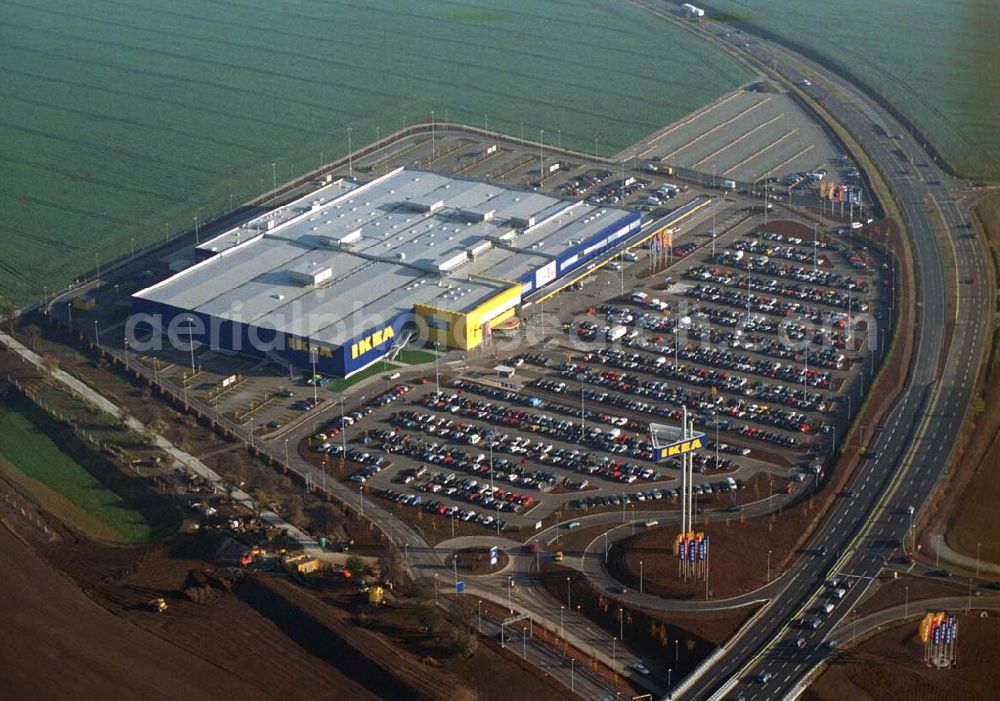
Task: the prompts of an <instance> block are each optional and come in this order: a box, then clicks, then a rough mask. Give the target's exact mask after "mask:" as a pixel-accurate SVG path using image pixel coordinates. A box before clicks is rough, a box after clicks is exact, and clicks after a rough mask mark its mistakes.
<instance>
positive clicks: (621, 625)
mask: <svg viewBox="0 0 1000 701" xmlns="http://www.w3.org/2000/svg"><path fill="white" fill-rule="evenodd" d="M618 637H619V638H620V639H621V641H622V642H625V609H624V608H623V607H621V606H619V607H618Z"/></svg>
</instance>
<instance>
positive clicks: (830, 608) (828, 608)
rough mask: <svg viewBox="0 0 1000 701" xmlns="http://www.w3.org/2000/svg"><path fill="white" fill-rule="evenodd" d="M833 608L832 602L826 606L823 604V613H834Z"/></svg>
mask: <svg viewBox="0 0 1000 701" xmlns="http://www.w3.org/2000/svg"><path fill="white" fill-rule="evenodd" d="M833 606H834V604H833V602H832V601H827V602H826V603H825V604H823V613H826V614H830V613H833Z"/></svg>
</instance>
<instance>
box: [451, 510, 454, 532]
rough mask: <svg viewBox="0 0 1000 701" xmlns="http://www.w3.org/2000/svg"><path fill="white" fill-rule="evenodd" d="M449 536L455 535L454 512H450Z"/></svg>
mask: <svg viewBox="0 0 1000 701" xmlns="http://www.w3.org/2000/svg"><path fill="white" fill-rule="evenodd" d="M451 537H452V538H454V537H455V512H454V511H452V512H451Z"/></svg>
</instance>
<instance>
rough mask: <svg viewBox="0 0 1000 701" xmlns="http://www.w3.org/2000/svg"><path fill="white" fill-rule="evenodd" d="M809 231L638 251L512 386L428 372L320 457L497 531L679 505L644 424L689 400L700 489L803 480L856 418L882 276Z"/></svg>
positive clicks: (356, 477)
mask: <svg viewBox="0 0 1000 701" xmlns="http://www.w3.org/2000/svg"><path fill="white" fill-rule="evenodd" d="M782 232H783V233H782ZM807 232H808V230H807V229H805V227H803V226H801V225H797V224H793V223H790V222H780V223H778V224H772V225H771V226H770V227H769V228H768V229H767V230H762V227H761V226H760V222H749V223H747V224H745V225H742V226H739V227H737V228H735V229H733V230H732V231H731V232H729V233H726V234H725V235H720V236H719V237H718V238H713V237H712V235H711V232H710V231H704V230H701V231H699V232H693V233H692V234H691V235H690V237H689V238H690V240H689V241H687V243H686V244H685V245H683V248H682V247H681V246H679V247H678V248H679V249H680V251H681V252H686V255H683V256H680V257H679V260H678V262H677V264H676V265H675V266H674V267H672V268H671V269H670V270H669V271H668V273H667V274H663V273H659V274H647V273H646V272H645V270H648V268H646V267H645V266H648V261H647V260H646V259H645V255H646V254H645V253H643V252H639V253H638V254H637V255H636V256H634V258H635V260H634V261H633V262H630V263H627V265H629V266H630V268H629V270H628V272H629V273H630V277H629V279H630V281H631V287H630V289H629V290H627V291H626V293H625V294H624V295H621V296H617V295H615V292H616V290H614V289H613V288H612V290H611V291H610V293H605V294H608V295H609V296H613V298H612V299H610V300H608V301H606V302H595V303H594V305H593V306H591V307H587V308H582V309H581V308H574V307H573V305H572V300H574V299H575V300H577V303H579V300H581V299H582V298H581V297H580V296H579V295H576V296H571V295H565V296H564V299H563V301H562V303H561V305H558V304H557V305H555V307H556V309H557V310H559V309H560V308H561V310H562V311H561V312H560V313H561V315H562V316H561V326H556V325H554V326H553V327H552V328H551V333H550V338H549V339H548V342H547V343H545V344H544V345H542V346H540V347H537V348H532V349H531V350H522V351H521V352H518V353H516V354H514V355H512V356H509V357H507V358H505V359H503V360H504V362H505V363H508V364H509V365H511V366H512V367H514V368H516V369H515V372H514V376H513V377H512V378H507V379H499V378H498V377H497V376H496V375H495V373H492V372H490V370H489V368H488V367H487V365H486V363H485V362H484V361H480V362H479V363H476V362H472V363H469V364H467V365H466V366H464V367H463V368H462V369H461V371H460V372H457V373H448V376H447V377H445V378H444V379H443V380H442V383H441V389H440V392H438V391H437V388H436V387H435V386H434V384H433V377H431V378H427V377H426V376H424V377H420V378H417V379H416V380H411V381H410V382H407V383H405V384H403V385H400V386H399V387H398V388H397V389H396V390H393V391H392V394H393V396H392V397H391V399H388V400H381V399H377V400H376V401H377V402H379V403H382V404H383V406H378V407H369V409H366V410H365V411H364V412H358V415H357V416H355V417H353V418H351V417H349V418H348V421H349V425H347V427H346V428H347V432H348V433H347V435H346V436H343V435H341V434H339V430H340V426H339V425H337V423H338V420H337V419H334V420H333V422H332V423H333V425H332V428H331V429H330V432H331V433H330V435H325V434H324V435H318V436H316V437H314V439H313V440H312V441H311V443H312V446H311V448H310V449H311V450H313V451H314V452H315V451H318V452H322V453H325V454H327V455H333V456H339V455H340V454H341V453H342V452H343V451H344V450H345V447H346V450H347V451H348V457H349V460H350V462H349V463H348V465H347V467H346V468H345V471H344V472H343V474H342V476H343V478H344V479H346V480H348V481H349V482H353V483H354V484H356V485H358V486H360V485H364V487H365V490H366V492H367V493H368V494H370V495H380V496H382V497H384V498H387V499H390V500H392V501H394V502H396V503H397V504H400V505H402V506H404V507H410V508H411V509H412V510H413V512H414V513H416V512H417V511H419V512H422V513H431V514H437V515H440V516H445V517H448V518H453V519H459V520H460V521H462V522H467V523H472V524H479V525H480V526H481V527H483V528H488V529H493V528H497V529H498V530H499V531H500V532H502V530H503V529H504V528H506V527H507V526H508V525H510V524H517V525H519V526H522V525H526V524H530V523H533V522H534V520H536V519H540V518H542V517H543V516H546V515H548V514H551V513H552V512H553V511H554V510H555V509H556V508H559V507H563V506H566V507H569V508H570V509H574V508H583V507H584V506H589V507H602V506H604V507H609V508H611V507H618V506H632V505H639V504H642V503H643V502H650V503H652V504H655V503H656V502H658V501H660V502H661V503H663V504H664V507H667V505H668V504H670V499H671V496H673V493H672V492H673V491H674V490H676V488H677V472H678V470H677V468H678V467H679V464H678V462H677V461H676V460H673V461H666V462H663V463H657V462H654V461H653V460H652V445H651V444H650V442H649V429H648V426H649V423H650V422H665V423H672V424H676V423H677V422H679V421H680V418H681V412H682V409H683V408H684V407H686V408H687V410H688V412H689V415H690V416H691V417H692V418H693V420H694V421H695V424H696V426H697V427H698V428H699V429H700V430H702V431H704V432H705V433H706V434H707V436H706V437H707V448H706V449H705V450H703V451H701V452H700V453H698V454H697V455H696V456H695V467H696V469H697V471H698V473H699V475H698V478H697V480H698V485H699V490H704V492H705V493H712V492H713V491H720V492H723V491H728V490H731V489H733V484H734V483H738V484H737V487H736V488H738V487H739V485H740V484H743V483H745V481H746V480H748V479H750V478H751V477H753V476H754V475H756V474H758V473H761V472H764V473H770V474H775V475H780V476H782V477H792V478H793V480H794V482H798V483H802V482H806V481H807V480H809V479H810V478H811V477H812V476H813V475H814V474H815V473H816V472H817V471H818V470H819V469H820V465H821V462H822V460H821V458H822V456H824V455H825V454H826V453H827V452H828V451H829V450H830V448H831V447H832V444H833V441H834V440H835V432H836V428H835V427H836V425H837V423H838V421H839V420H840V418H841V417H842V416H843V415H844V414H845V413H846V407H845V406H844V405H843V403H842V402H841V401H840V398H839V396H838V395H839V393H840V390H841V389H842V388H844V387H845V386H846V385H847V384H848V383H850V382H853V381H854V375H855V374H856V373H854V372H852V370H853V368H854V367H855V366H856V363H857V359H858V357H859V352H860V351H861V350H862V349H863V344H864V342H865V340H864V337H865V336H866V334H865V333H864V331H865V326H864V325H862V324H858V323H857V321H858V319H859V318H861V317H864V316H865V315H866V314H868V313H872V312H874V313H877V311H876V310H874V309H873V307H875V306H877V298H878V293H879V291H880V290H881V289H882V284H883V283H884V282H885V281H884V274H882V272H881V270H880V265H879V263H878V261H877V260H874V259H871V258H869V257H868V254H867V252H865V251H864V250H863V249H860V248H856V247H854V246H852V245H851V243H850V241H849V240H846V239H842V238H838V237H837V236H834V235H831V234H828V233H825V232H821V233H820V234H819V235H818V236H817V237H816V239H815V242H814V241H813V240H812V236H811V232H808V233H809V238H808V239H805V238H803V236H805V235H806V233H807ZM676 253H677V251H675V254H676ZM614 274H615V275H617V274H618V273H614ZM595 287H596V288H597V289H598V290H599V289H600V288H601V286H600V285H599V284H597V285H595ZM865 318H868V317H865ZM618 329H620V331H619V330H618ZM609 338H613V339H614V340H613V341H609V340H608V339H609ZM489 362H496V359H494V358H490V360H489ZM333 435H340V438H339V439H337V440H339V441H340V442H339V443H338V442H337V441H336V440H334V438H333ZM324 438H325V439H327V440H325V441H323V440H321V439H324ZM491 465H492V469H491ZM730 478H732V481H730ZM793 488H801V487H799V486H798V485H794V484H793ZM663 500H665V501H663Z"/></svg>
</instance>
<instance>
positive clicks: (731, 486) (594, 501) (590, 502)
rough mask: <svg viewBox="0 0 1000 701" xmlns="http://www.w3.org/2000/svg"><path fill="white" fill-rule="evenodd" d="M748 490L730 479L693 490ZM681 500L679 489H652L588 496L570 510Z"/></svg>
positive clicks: (740, 481)
mask: <svg viewBox="0 0 1000 701" xmlns="http://www.w3.org/2000/svg"><path fill="white" fill-rule="evenodd" d="M744 488H746V483H745V482H743V480H738V479H733V478H732V477H729V478H727V479H724V480H719V481H717V482H705V483H704V484H696V485H694V486H693V487H692V488H691V491H692V492H693V493H694V494H698V495H702V494H705V495H710V494H725V493H729V492H734V491H736V490H737V489H744ZM679 498H680V490H679V489H650V490H647V491H644V492H635V493H633V494H631V495H630V494H621V495H618V494H611V495H609V496H599V495H595V496H588V497H584V498H581V499H573V500H572V501H570V502H569V506H570V508H573V509H596V508H601V507H603V506H622V505H624V506H629V505H630V504H632V503H633V502H646V501H658V500H660V499H672V500H675V501H676V500H677V499H679Z"/></svg>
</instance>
